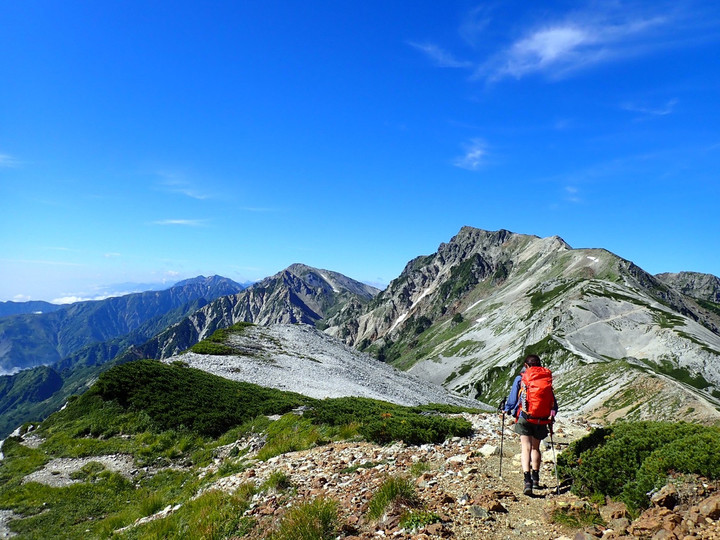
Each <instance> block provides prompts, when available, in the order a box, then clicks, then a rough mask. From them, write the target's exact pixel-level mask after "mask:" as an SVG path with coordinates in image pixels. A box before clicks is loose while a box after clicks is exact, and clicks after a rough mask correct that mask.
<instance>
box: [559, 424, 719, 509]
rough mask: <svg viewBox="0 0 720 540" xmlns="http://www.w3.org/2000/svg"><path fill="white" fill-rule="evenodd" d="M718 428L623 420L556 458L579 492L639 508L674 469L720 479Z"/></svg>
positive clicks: (594, 433) (673, 472)
mask: <svg viewBox="0 0 720 540" xmlns="http://www.w3.org/2000/svg"><path fill="white" fill-rule="evenodd" d="M718 455H720V429H718V428H715V427H707V426H700V425H696V424H688V423H685V422H679V423H671V422H649V421H648V422H632V423H630V422H620V423H616V424H614V425H612V426H611V427H608V428H601V429H597V430H594V431H593V432H592V433H591V434H589V435H588V436H586V437H584V438H583V439H580V440H578V441H576V442H574V443H573V444H571V445H570V447H569V448H568V450H567V451H565V452H563V453H562V454H561V455H560V456H559V459H558V465H559V470H560V472H561V473H562V474H563V476H565V477H568V478H570V479H571V480H572V483H573V491H574V492H575V493H577V494H579V495H581V496H590V495H593V494H595V493H600V494H603V495H607V496H610V497H613V498H616V499H619V500H622V501H624V502H625V503H626V504H628V506H630V507H631V508H635V509H641V508H646V507H647V506H648V505H649V502H650V501H649V493H650V492H651V491H652V490H654V489H658V488H660V487H662V486H663V485H664V484H665V483H667V481H668V477H669V476H670V475H672V474H676V473H687V474H698V475H701V476H705V477H707V478H710V479H715V478H720V461H718V460H717V456H718Z"/></svg>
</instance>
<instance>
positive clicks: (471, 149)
mask: <svg viewBox="0 0 720 540" xmlns="http://www.w3.org/2000/svg"><path fill="white" fill-rule="evenodd" d="M486 148H487V145H486V144H485V142H484V141H483V140H481V139H473V140H472V141H470V143H469V144H467V145H466V148H465V154H464V155H462V156H460V157H458V158H456V159H455V160H453V165H455V166H456V167H460V168H461V169H466V170H468V171H477V170H479V169H480V167H482V166H483V165H484V164H485V160H486V157H487V149H486Z"/></svg>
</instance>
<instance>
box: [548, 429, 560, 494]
mask: <svg viewBox="0 0 720 540" xmlns="http://www.w3.org/2000/svg"><path fill="white" fill-rule="evenodd" d="M550 446H552V451H553V462H554V463H555V494H556V495H560V480H558V466H557V456H556V455H555V441H553V425H552V423H551V424H550Z"/></svg>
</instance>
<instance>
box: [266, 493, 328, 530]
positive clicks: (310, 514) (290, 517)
mask: <svg viewBox="0 0 720 540" xmlns="http://www.w3.org/2000/svg"><path fill="white" fill-rule="evenodd" d="M338 529H339V516H338V503H337V501H334V500H332V499H327V498H324V497H318V498H316V499H313V500H312V501H310V502H306V503H303V504H300V505H297V506H293V507H292V508H290V510H288V511H287V513H286V514H285V516H283V518H282V520H281V521H280V524H279V526H278V529H277V531H275V532H274V533H273V534H272V535H271V536H270V539H271V540H332V539H334V538H335V537H336V536H337V533H338Z"/></svg>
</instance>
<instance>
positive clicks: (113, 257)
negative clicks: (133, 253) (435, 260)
mask: <svg viewBox="0 0 720 540" xmlns="http://www.w3.org/2000/svg"><path fill="white" fill-rule="evenodd" d="M121 256H122V255H121V254H120V253H105V254H104V255H103V257H105V258H106V259H115V258H117V257H121Z"/></svg>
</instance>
